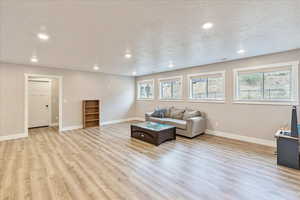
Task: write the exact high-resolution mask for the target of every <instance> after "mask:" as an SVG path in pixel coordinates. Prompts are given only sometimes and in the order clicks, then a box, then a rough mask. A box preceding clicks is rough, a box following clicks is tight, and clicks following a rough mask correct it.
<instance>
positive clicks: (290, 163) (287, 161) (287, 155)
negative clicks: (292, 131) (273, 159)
mask: <svg viewBox="0 0 300 200" xmlns="http://www.w3.org/2000/svg"><path fill="white" fill-rule="evenodd" d="M275 137H276V140H277V164H278V165H283V166H286V167H290V168H294V169H300V150H299V149H300V148H299V138H298V137H291V136H289V135H284V134H283V132H281V131H278V132H277V133H276V134H275Z"/></svg>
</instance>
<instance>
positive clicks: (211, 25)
mask: <svg viewBox="0 0 300 200" xmlns="http://www.w3.org/2000/svg"><path fill="white" fill-rule="evenodd" d="M213 26H214V24H213V23H211V22H206V23H205V24H203V25H202V28H203V29H206V30H208V29H211V28H212V27H213Z"/></svg>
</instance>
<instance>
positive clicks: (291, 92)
mask: <svg viewBox="0 0 300 200" xmlns="http://www.w3.org/2000/svg"><path fill="white" fill-rule="evenodd" d="M234 75H235V100H236V101H240V102H243V101H245V102H271V103H272V102H277V103H287V104H295V103H296V104H297V103H298V62H290V63H280V64H274V65H268V66H262V67H252V68H244V69H243V68H241V69H235V70H234Z"/></svg>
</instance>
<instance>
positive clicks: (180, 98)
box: [157, 76, 184, 101]
mask: <svg viewBox="0 0 300 200" xmlns="http://www.w3.org/2000/svg"><path fill="white" fill-rule="evenodd" d="M174 79H179V80H180V82H181V84H180V97H179V98H178V99H163V98H162V96H161V82H162V81H166V80H174ZM157 80H158V87H159V88H158V89H159V100H160V101H184V99H183V76H172V77H166V78H159V79H157Z"/></svg>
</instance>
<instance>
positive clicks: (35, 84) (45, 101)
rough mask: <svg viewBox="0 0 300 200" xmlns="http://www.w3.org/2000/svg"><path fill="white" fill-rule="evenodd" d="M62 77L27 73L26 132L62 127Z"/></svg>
mask: <svg viewBox="0 0 300 200" xmlns="http://www.w3.org/2000/svg"><path fill="white" fill-rule="evenodd" d="M61 118H62V77H60V76H47V75H38V74H25V133H26V135H27V136H28V129H33V128H41V127H50V126H54V127H57V128H58V130H59V131H60V130H61V127H62V119H61Z"/></svg>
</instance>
